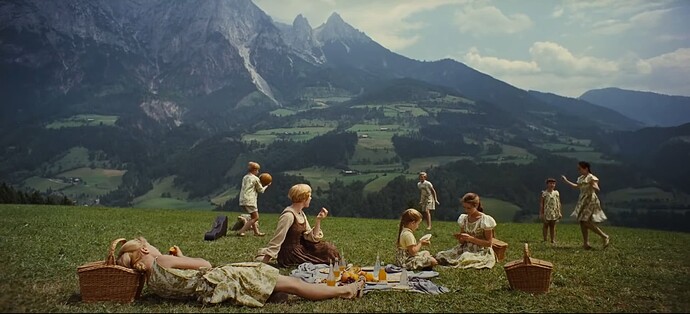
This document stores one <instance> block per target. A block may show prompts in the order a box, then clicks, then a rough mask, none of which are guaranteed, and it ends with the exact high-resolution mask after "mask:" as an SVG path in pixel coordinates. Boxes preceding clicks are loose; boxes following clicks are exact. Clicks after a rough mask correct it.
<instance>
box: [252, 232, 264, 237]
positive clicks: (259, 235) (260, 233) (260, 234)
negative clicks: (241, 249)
mask: <svg viewBox="0 0 690 314" xmlns="http://www.w3.org/2000/svg"><path fill="white" fill-rule="evenodd" d="M254 235H255V236H257V237H263V236H265V235H266V234H265V233H263V232H259V233H255V234H254Z"/></svg>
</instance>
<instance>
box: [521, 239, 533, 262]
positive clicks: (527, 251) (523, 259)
mask: <svg viewBox="0 0 690 314" xmlns="http://www.w3.org/2000/svg"><path fill="white" fill-rule="evenodd" d="M522 261H523V263H525V265H530V264H532V260H531V259H530V258H529V246H528V245H527V243H525V249H524V256H523V257H522Z"/></svg>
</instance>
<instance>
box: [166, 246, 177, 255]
mask: <svg viewBox="0 0 690 314" xmlns="http://www.w3.org/2000/svg"><path fill="white" fill-rule="evenodd" d="M168 254H170V255H177V249H176V248H175V247H174V246H171V247H170V248H169V249H168Z"/></svg>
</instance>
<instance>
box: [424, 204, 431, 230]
mask: <svg viewBox="0 0 690 314" xmlns="http://www.w3.org/2000/svg"><path fill="white" fill-rule="evenodd" d="M424 214H425V216H426V230H431V211H430V210H429V209H428V208H427V209H426V211H424Z"/></svg>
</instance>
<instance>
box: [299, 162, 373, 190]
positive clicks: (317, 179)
mask: <svg viewBox="0 0 690 314" xmlns="http://www.w3.org/2000/svg"><path fill="white" fill-rule="evenodd" d="M285 173H286V174H290V175H296V176H303V177H304V178H305V179H306V180H308V181H309V183H310V185H311V187H312V189H314V190H316V189H317V188H321V189H322V190H328V184H329V183H331V182H334V181H335V180H340V181H342V182H343V183H345V184H350V183H352V182H355V181H362V182H369V181H371V180H373V179H374V178H375V177H376V175H377V174H376V173H360V174H352V175H344V174H342V170H341V169H336V168H325V167H309V168H303V169H299V170H292V171H285ZM378 175H380V174H378Z"/></svg>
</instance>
